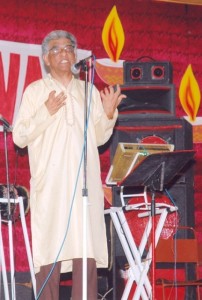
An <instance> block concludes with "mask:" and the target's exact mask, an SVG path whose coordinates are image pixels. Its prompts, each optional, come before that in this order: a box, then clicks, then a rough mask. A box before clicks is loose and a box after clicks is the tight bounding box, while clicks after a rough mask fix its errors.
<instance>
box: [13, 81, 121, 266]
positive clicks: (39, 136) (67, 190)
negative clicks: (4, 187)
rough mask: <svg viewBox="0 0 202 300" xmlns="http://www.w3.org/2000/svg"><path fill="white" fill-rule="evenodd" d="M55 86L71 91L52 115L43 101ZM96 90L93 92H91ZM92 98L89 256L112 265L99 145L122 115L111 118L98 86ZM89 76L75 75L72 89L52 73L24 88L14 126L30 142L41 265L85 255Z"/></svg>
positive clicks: (36, 253)
mask: <svg viewBox="0 0 202 300" xmlns="http://www.w3.org/2000/svg"><path fill="white" fill-rule="evenodd" d="M52 90H56V92H57V94H58V93H59V92H61V91H62V90H63V91H64V92H65V93H66V94H67V100H66V105H65V106H64V107H62V108H61V109H60V110H59V111H58V112H57V113H56V114H55V115H53V116H51V115H50V114H49V112H48V110H47V108H46V106H45V104H44V102H45V101H46V100H47V99H48V95H49V93H50V92H51V91H52ZM91 94H92V97H90V95H91ZM88 95H89V98H92V100H91V105H90V115H89V122H88V136H87V189H88V202H89V205H88V207H87V209H88V217H87V256H88V257H93V258H95V260H96V262H97V267H107V265H108V251H107V241H106V231H105V221H104V213H103V212H104V201H103V199H104V196H103V190H102V182H101V177H100V161H99V155H98V149H97V147H98V146H99V145H102V144H104V143H105V142H106V141H107V140H108V139H109V138H110V136H111V134H112V131H113V127H114V124H115V121H116V118H117V112H116V113H115V116H114V118H113V119H112V120H108V118H107V116H106V114H105V112H104V110H103V106H102V103H101V99H100V95H99V92H98V90H97V89H96V88H95V87H93V89H92V93H91V91H90V90H89V92H88ZM84 102H85V101H84V82H83V81H80V80H77V79H74V78H72V81H71V82H70V84H69V86H68V88H67V89H65V87H63V86H62V85H60V83H58V82H56V81H55V80H53V79H52V78H51V77H50V76H48V77H47V78H45V79H41V80H38V81H36V82H34V83H32V84H31V85H29V86H28V88H27V89H26V90H25V93H24V95H23V99H22V104H21V108H20V111H19V115H18V118H17V120H16V123H15V126H14V129H13V140H14V143H15V144H17V145H18V146H19V147H22V148H23V147H25V146H28V151H29V163H30V171H31V180H30V209H31V228H32V248H33V260H34V266H35V268H36V271H37V270H38V269H39V267H40V266H42V265H47V264H50V263H53V262H55V261H56V260H57V261H63V263H62V272H68V271H71V270H72V259H73V258H78V257H82V251H83V248H82V230H83V220H82V214H83V206H82V204H83V197H82V189H83V155H82V154H83V147H84V133H83V128H84Z"/></svg>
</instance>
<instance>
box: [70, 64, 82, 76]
mask: <svg viewBox="0 0 202 300" xmlns="http://www.w3.org/2000/svg"><path fill="white" fill-rule="evenodd" d="M71 71H72V73H73V74H74V75H78V74H79V73H80V68H76V67H75V65H71Z"/></svg>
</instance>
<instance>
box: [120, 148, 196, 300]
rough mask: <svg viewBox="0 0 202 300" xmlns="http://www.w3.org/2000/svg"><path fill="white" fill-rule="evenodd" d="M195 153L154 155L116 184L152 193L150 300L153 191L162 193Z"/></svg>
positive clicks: (153, 231)
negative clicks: (144, 189)
mask: <svg viewBox="0 0 202 300" xmlns="http://www.w3.org/2000/svg"><path fill="white" fill-rule="evenodd" d="M194 154H195V151H193V150H182V151H175V152H164V153H155V154H150V155H149V156H147V157H146V158H145V159H144V160H143V161H141V162H140V163H139V164H137V165H136V166H135V167H134V168H133V170H132V171H131V172H130V174H129V175H128V176H126V177H125V178H124V179H123V180H122V181H120V182H118V183H117V185H118V186H126V187H131V186H132V187H135V186H137V187H140V186H144V187H146V188H148V189H149V190H150V191H151V193H152V200H151V216H152V299H154V300H155V271H154V270H155V259H154V258H155V218H154V216H155V191H162V190H163V188H164V186H165V185H167V184H168V183H170V182H171V180H172V179H173V178H174V177H175V176H176V175H177V174H179V171H181V170H182V169H183V168H184V167H185V165H186V164H187V163H188V162H189V161H190V160H192V159H193V158H194Z"/></svg>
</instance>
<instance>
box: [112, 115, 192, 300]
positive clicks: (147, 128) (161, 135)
mask: <svg viewBox="0 0 202 300" xmlns="http://www.w3.org/2000/svg"><path fill="white" fill-rule="evenodd" d="M119 142H126V143H141V142H145V143H156V144H157V143H168V144H173V145H174V147H175V150H191V149H193V138H192V126H191V124H190V123H189V122H187V121H186V120H185V119H184V118H176V117H170V118H166V119H165V118H164V117H163V116H162V115H160V116H159V117H158V118H153V117H149V116H148V115H147V117H144V116H140V115H138V116H137V117H134V115H119V118H118V121H117V123H116V126H115V129H114V134H113V136H112V139H111V143H110V159H111V161H112V159H113V157H114V154H115V151H116V148H117V145H118V143H119ZM193 163H194V162H193V161H191V162H190V164H187V165H186V166H185V168H184V169H183V170H181V171H180V172H179V174H177V176H175V177H174V179H173V180H172V182H170V183H169V185H168V186H166V188H165V190H164V194H165V195H167V196H169V197H170V199H172V201H174V202H175V203H176V205H177V207H178V219H179V225H181V226H191V227H194V188H193V186H194V176H193V175H194V173H193ZM132 189H133V191H132V193H133V192H134V190H136V189H137V190H138V187H132ZM138 192H139V190H138ZM130 193H131V191H130ZM113 205H114V206H121V201H120V188H119V187H114V188H113ZM136 230H137V231H138V228H136ZM113 232H114V233H113V237H114V240H113V248H114V250H113V287H114V289H113V300H119V299H121V295H122V293H123V290H124V286H125V281H124V279H123V278H122V276H120V274H121V272H123V269H124V267H125V264H126V263H127V261H126V258H125V255H124V252H123V249H122V246H121V244H120V241H119V239H118V237H117V234H116V232H115V230H114V231H113Z"/></svg>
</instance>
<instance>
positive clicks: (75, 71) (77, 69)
mask: <svg viewBox="0 0 202 300" xmlns="http://www.w3.org/2000/svg"><path fill="white" fill-rule="evenodd" d="M92 57H93V55H90V56H88V57H86V58H84V59H82V60H80V61H79V62H78V63H76V64H73V65H72V66H71V71H72V73H73V74H75V75H77V74H79V72H80V67H81V66H82V65H83V64H84V63H86V62H87V61H88V60H89V59H91V58H92Z"/></svg>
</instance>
